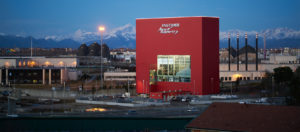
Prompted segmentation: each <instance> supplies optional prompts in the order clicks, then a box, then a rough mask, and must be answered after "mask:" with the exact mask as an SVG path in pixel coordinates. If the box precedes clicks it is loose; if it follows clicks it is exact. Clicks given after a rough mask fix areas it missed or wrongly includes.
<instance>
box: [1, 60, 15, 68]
mask: <svg viewBox="0 0 300 132" xmlns="http://www.w3.org/2000/svg"><path fill="white" fill-rule="evenodd" d="M15 66H16V59H0V67H15Z"/></svg>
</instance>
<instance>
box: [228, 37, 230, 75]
mask: <svg viewBox="0 0 300 132" xmlns="http://www.w3.org/2000/svg"><path fill="white" fill-rule="evenodd" d="M228 71H230V33H228Z"/></svg>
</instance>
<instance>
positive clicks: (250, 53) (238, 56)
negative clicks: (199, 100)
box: [219, 33, 300, 82]
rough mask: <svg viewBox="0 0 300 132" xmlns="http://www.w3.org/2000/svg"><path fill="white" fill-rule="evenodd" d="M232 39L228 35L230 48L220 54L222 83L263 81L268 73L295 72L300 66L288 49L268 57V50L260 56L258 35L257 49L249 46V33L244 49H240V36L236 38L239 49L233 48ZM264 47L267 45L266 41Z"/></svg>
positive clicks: (264, 50)
mask: <svg viewBox="0 0 300 132" xmlns="http://www.w3.org/2000/svg"><path fill="white" fill-rule="evenodd" d="M230 39H231V38H230V34H228V48H227V49H226V50H224V49H222V50H220V52H219V54H220V55H219V59H220V62H221V63H220V74H219V77H220V80H221V81H222V82H231V81H236V80H238V79H239V80H261V79H262V78H263V77H265V74H266V72H270V73H272V72H273V69H275V68H278V67H290V68H291V69H292V70H293V71H295V70H296V68H297V67H299V66H300V63H299V62H300V61H299V59H297V56H291V55H290V52H288V51H289V50H288V49H287V48H285V49H284V50H281V53H280V52H279V53H276V52H274V51H272V54H269V53H268V55H267V52H266V49H263V55H261V54H259V53H258V52H259V49H258V34H256V41H255V42H256V43H255V48H252V47H251V46H249V45H248V38H247V33H246V34H245V46H244V47H243V48H242V49H239V34H237V37H236V41H237V42H236V44H237V45H236V47H237V49H234V48H232V46H231V44H230V42H231V40H230ZM264 45H266V43H265V41H264ZM264 47H266V46H264ZM283 51H284V53H283ZM267 56H268V58H267Z"/></svg>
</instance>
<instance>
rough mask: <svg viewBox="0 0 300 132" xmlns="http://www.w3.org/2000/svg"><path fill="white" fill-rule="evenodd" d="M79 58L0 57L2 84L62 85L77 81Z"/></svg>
mask: <svg viewBox="0 0 300 132" xmlns="http://www.w3.org/2000/svg"><path fill="white" fill-rule="evenodd" d="M76 67H77V58H73V57H72V58H66V57H64V58H61V57H56V58H48V57H0V84H1V85H9V84H44V85H45V84H62V83H63V82H64V81H67V80H77V70H76Z"/></svg>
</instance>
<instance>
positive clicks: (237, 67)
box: [236, 33, 240, 71]
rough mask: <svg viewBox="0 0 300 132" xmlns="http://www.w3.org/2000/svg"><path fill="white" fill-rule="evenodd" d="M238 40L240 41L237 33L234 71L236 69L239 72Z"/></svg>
mask: <svg viewBox="0 0 300 132" xmlns="http://www.w3.org/2000/svg"><path fill="white" fill-rule="evenodd" d="M239 39H240V38H239V33H237V35H236V54H237V55H236V56H237V58H236V59H237V60H236V61H237V63H236V64H237V65H236V69H237V71H239V69H240V64H239V62H240V61H239V59H240V58H239V50H240V46H239V42H240V40H239Z"/></svg>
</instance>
